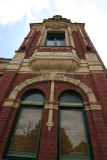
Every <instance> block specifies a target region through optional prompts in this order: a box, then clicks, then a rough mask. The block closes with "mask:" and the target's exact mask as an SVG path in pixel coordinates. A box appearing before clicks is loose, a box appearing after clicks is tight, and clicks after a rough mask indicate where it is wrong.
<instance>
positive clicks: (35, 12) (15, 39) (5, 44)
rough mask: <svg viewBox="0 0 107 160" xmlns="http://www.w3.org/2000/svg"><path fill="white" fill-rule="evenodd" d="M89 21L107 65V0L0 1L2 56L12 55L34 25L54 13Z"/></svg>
mask: <svg viewBox="0 0 107 160" xmlns="http://www.w3.org/2000/svg"><path fill="white" fill-rule="evenodd" d="M57 14H58V15H62V16H63V17H64V18H68V19H71V22H81V23H85V29H86V31H87V33H88V35H89V37H90V38H91V40H92V42H93V44H94V46H95V48H96V49H97V51H98V53H99V55H100V57H101V59H102V60H103V62H104V64H105V65H106V67H107V49H106V46H107V0H18V1H17V0H0V57H3V58H12V57H13V56H14V54H15V51H16V50H18V48H19V46H20V45H21V43H22V42H23V40H24V38H25V37H26V35H27V34H28V32H29V30H30V28H29V23H33V22H34V23H35V22H36V23H38V22H42V21H43V19H47V18H51V17H53V15H57Z"/></svg>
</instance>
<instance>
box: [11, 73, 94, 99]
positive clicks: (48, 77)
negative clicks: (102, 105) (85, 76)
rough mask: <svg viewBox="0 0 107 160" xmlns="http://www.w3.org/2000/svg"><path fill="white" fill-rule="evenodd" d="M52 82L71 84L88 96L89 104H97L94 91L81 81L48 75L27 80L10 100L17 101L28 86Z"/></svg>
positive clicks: (14, 92) (12, 94)
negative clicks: (20, 93)
mask: <svg viewBox="0 0 107 160" xmlns="http://www.w3.org/2000/svg"><path fill="white" fill-rule="evenodd" d="M51 80H54V81H60V82H66V83H70V84H73V85H75V86H78V87H79V88H80V89H81V90H82V91H83V92H84V93H85V94H86V95H87V97H88V101H89V102H97V100H96V97H95V95H94V93H93V92H92V90H91V89H90V88H89V87H87V86H86V85H85V84H84V83H82V82H81V81H80V80H76V79H73V78H69V77H67V76H64V75H63V74H60V75H57V74H52V75H51V74H48V75H45V76H44V75H43V76H39V77H36V78H32V79H27V80H26V81H24V82H23V83H21V84H19V85H18V86H16V87H15V88H14V90H13V91H12V92H11V94H10V95H9V98H10V99H16V97H17V96H18V94H19V92H21V90H22V89H24V88H26V87H27V86H29V85H31V84H34V83H38V82H44V81H51Z"/></svg>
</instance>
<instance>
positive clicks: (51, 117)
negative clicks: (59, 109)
mask: <svg viewBox="0 0 107 160" xmlns="http://www.w3.org/2000/svg"><path fill="white" fill-rule="evenodd" d="M54 87H55V82H54V80H52V81H51V91H50V102H51V103H50V106H49V115H48V122H47V126H48V131H51V128H52V126H53V125H54V123H53V122H52V119H53V105H54V104H53V103H52V102H53V101H54Z"/></svg>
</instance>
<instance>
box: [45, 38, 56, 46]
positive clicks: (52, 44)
mask: <svg viewBox="0 0 107 160" xmlns="http://www.w3.org/2000/svg"><path fill="white" fill-rule="evenodd" d="M46 45H47V46H55V40H48V39H47V41H46Z"/></svg>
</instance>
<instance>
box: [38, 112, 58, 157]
mask: <svg viewBox="0 0 107 160" xmlns="http://www.w3.org/2000/svg"><path fill="white" fill-rule="evenodd" d="M47 121H48V109H45V110H44V116H43V125H42V133H41V141H40V148H39V160H57V134H58V130H57V129H58V110H57V109H54V112H53V123H54V125H53V127H52V129H51V131H48V127H47V126H46V123H47Z"/></svg>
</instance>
